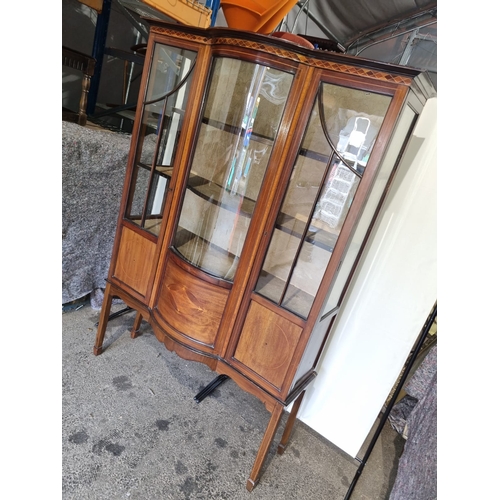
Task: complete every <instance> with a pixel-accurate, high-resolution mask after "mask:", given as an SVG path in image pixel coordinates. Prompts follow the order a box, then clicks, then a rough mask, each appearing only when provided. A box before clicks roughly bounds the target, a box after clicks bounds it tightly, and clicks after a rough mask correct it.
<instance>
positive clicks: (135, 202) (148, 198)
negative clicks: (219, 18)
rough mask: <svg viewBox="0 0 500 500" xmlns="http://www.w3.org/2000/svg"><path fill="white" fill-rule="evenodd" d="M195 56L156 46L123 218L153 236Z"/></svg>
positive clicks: (187, 94) (163, 196)
mask: <svg viewBox="0 0 500 500" xmlns="http://www.w3.org/2000/svg"><path fill="white" fill-rule="evenodd" d="M195 57H196V53H195V52H192V51H189V50H182V49H179V48H176V47H169V46H166V45H162V44H156V45H155V48H154V54H153V63H152V67H153V68H154V71H153V72H152V73H151V75H150V79H149V82H148V87H147V90H146V97H145V105H144V110H143V113H142V118H141V127H140V131H139V139H138V149H137V153H136V163H135V168H134V173H133V179H132V186H131V196H130V199H129V205H128V206H127V218H128V219H130V220H132V221H134V222H135V223H136V224H138V225H140V226H141V227H144V228H145V229H147V230H148V231H150V232H152V233H154V234H158V233H159V230H160V224H161V221H162V212H163V205H164V203H165V198H166V193H167V188H168V184H169V181H170V177H171V172H172V166H173V161H174V159H175V152H176V150H177V143H178V140H179V135H180V133H181V129H182V122H183V118H184V110H185V109H186V105H187V102H188V97H189V90H190V86H191V76H192V72H193V68H194V63H195Z"/></svg>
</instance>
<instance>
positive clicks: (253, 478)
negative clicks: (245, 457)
mask: <svg viewBox="0 0 500 500" xmlns="http://www.w3.org/2000/svg"><path fill="white" fill-rule="evenodd" d="M282 414H283V406H282V405H281V404H280V403H275V405H274V409H273V411H272V413H271V418H270V420H269V423H268V424H267V429H266V432H265V433H264V437H263V438H262V442H261V443H260V448H259V451H258V452H257V457H256V458H255V462H254V464H253V468H252V472H250V477H249V478H248V480H247V490H248V491H252V490H253V489H254V487H255V485H256V484H257V482H258V480H259V475H260V470H261V469H262V465H263V464H264V460H265V458H266V456H267V453H268V451H269V447H270V446H271V443H272V442H273V439H274V435H275V434H276V430H277V429H278V425H279V423H280V419H281V415H282Z"/></svg>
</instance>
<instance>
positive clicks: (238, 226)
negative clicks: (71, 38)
mask: <svg viewBox="0 0 500 500" xmlns="http://www.w3.org/2000/svg"><path fill="white" fill-rule="evenodd" d="M292 80H293V74H290V73H286V72H283V71H280V70H277V69H274V68H270V67H268V66H263V65H260V64H255V63H251V62H246V61H241V60H236V59H231V58H225V57H216V58H215V59H214V62H213V68H212V72H211V76H210V82H209V89H208V93H207V97H206V104H205V107H204V112H203V117H202V121H201V126H200V130H199V134H198V138H197V142H196V144H195V150H194V155H193V160H192V164H191V169H190V173H189V179H188V182H187V188H186V192H185V197H184V201H183V206H182V210H181V215H180V219H179V223H178V227H177V230H176V234H175V238H174V243H173V246H174V248H175V249H176V250H177V252H178V253H179V254H181V255H182V256H183V257H184V258H185V259H186V260H187V261H188V262H190V263H191V264H193V265H194V266H196V267H198V268H199V269H202V270H203V271H205V272H207V273H209V274H211V275H213V276H216V277H218V278H222V279H224V280H228V281H232V280H233V278H234V273H235V271H236V268H237V265H238V261H239V257H240V255H241V250H242V248H243V244H244V242H245V238H246V235H247V231H248V228H249V226H250V222H251V218H252V214H253V212H254V207H255V203H256V201H257V197H258V195H259V192H260V188H261V184H262V181H263V179H264V175H265V172H266V169H267V166H268V163H269V158H270V156H271V151H272V148H273V145H274V142H275V140H276V136H277V132H278V128H279V126H280V122H281V118H282V115H283V111H284V109H285V105H286V100H287V97H288V93H289V91H290V87H291V84H292Z"/></svg>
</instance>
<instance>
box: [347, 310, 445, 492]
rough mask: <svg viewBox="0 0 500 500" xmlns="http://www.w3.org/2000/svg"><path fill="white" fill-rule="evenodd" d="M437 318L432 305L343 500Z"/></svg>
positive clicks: (364, 462) (367, 455)
mask: <svg viewBox="0 0 500 500" xmlns="http://www.w3.org/2000/svg"><path fill="white" fill-rule="evenodd" d="M436 316H437V304H434V307H433V309H432V311H431V313H430V315H429V316H428V317H427V320H426V322H425V324H424V326H423V328H422V331H421V332H420V335H419V337H418V339H417V343H416V345H415V348H414V349H413V352H412V354H411V357H410V359H409V361H408V363H407V365H406V368H405V370H404V372H403V375H402V376H401V379H400V380H399V383H398V385H397V387H396V390H395V391H394V394H393V395H392V398H391V400H390V402H389V404H388V405H387V408H386V409H385V411H384V414H383V415H382V418H381V420H380V422H379V424H378V427H377V430H376V431H375V434H374V435H373V437H372V439H371V441H370V444H369V446H368V449H367V450H366V453H365V455H364V457H363V458H362V460H359V459H357V460H358V461H359V462H360V464H359V466H358V470H357V471H356V474H355V476H354V478H353V480H352V482H351V485H350V486H349V489H348V490H347V493H346V496H345V497H344V500H349V498H351V495H352V492H353V491H354V488H355V486H356V483H357V482H358V479H359V477H360V476H361V473H362V472H363V469H364V467H365V465H366V462H367V461H368V458H369V457H370V455H371V452H372V451H373V448H374V446H375V443H376V442H377V439H378V437H379V436H380V434H381V432H382V429H383V428H384V425H385V423H386V421H387V419H388V418H389V414H390V413H391V410H392V407H393V406H394V404H395V403H396V399H397V397H398V395H399V393H400V392H401V389H402V388H403V386H404V384H405V382H406V379H407V377H408V375H409V373H410V371H411V368H412V366H413V364H414V363H415V360H416V359H417V356H418V354H419V352H420V348H421V347H422V345H423V343H424V340H425V338H426V337H427V334H428V333H429V330H430V329H431V326H432V323H434V320H435V319H436Z"/></svg>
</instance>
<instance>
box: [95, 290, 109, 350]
mask: <svg viewBox="0 0 500 500" xmlns="http://www.w3.org/2000/svg"><path fill="white" fill-rule="evenodd" d="M112 300H113V295H112V293H111V285H109V284H107V285H106V290H105V291H104V299H103V301H102V307H101V317H100V319H99V326H98V327H97V335H96V338H95V344H94V354H95V355H96V356H98V355H99V354H101V353H102V343H103V341H104V334H105V333H106V328H107V326H108V318H109V311H110V310H111V302H112Z"/></svg>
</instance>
